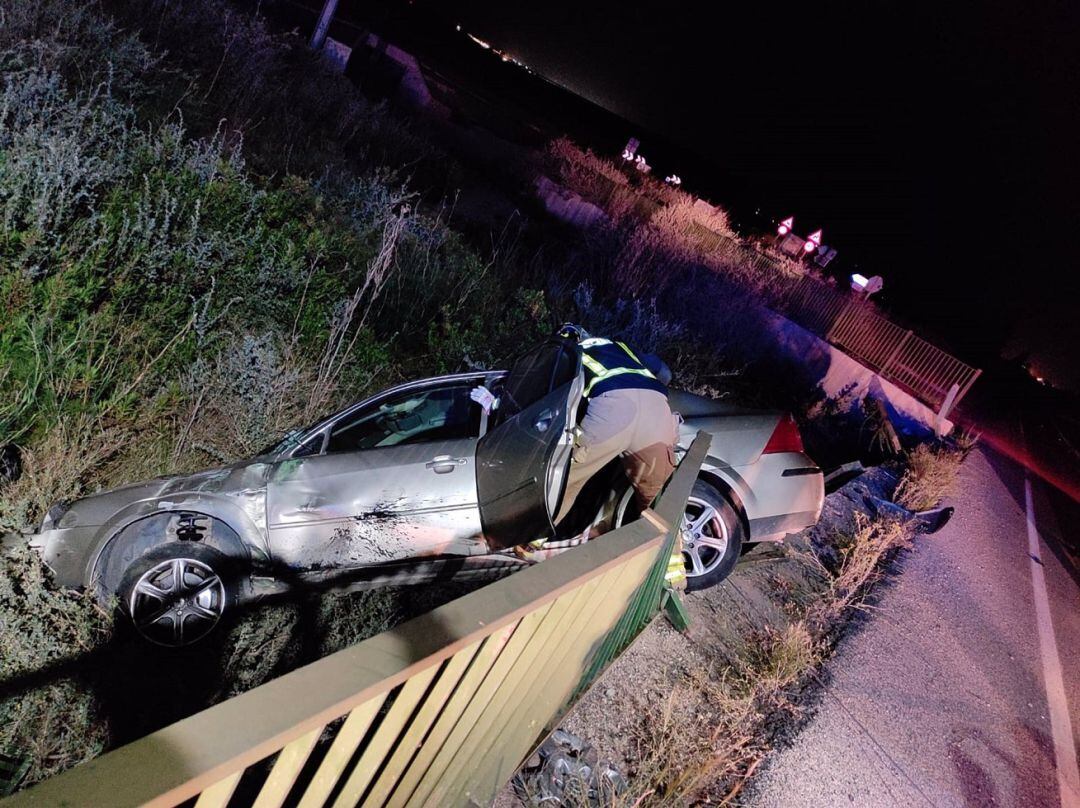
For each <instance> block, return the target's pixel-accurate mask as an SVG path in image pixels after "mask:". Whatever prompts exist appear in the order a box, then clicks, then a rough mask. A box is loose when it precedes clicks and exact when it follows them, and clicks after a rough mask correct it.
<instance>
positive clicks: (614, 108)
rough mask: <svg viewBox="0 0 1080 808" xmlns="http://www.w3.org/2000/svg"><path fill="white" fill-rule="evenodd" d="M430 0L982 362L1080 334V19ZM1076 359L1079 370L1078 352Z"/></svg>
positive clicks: (429, 9) (645, 147) (707, 191)
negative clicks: (1073, 289) (880, 285)
mask: <svg viewBox="0 0 1080 808" xmlns="http://www.w3.org/2000/svg"><path fill="white" fill-rule="evenodd" d="M342 5H343V7H345V6H346V5H347V4H345V3H343V4H342ZM389 5H391V6H392V5H393V0H389ZM413 8H414V9H416V10H418V11H420V12H421V13H424V14H430V15H436V16H439V17H441V18H442V19H443V20H444V21H445V22H446V23H447V24H448V25H449V24H453V23H460V24H461V25H462V26H463V28H464V29H465V30H468V31H471V32H473V33H475V34H477V35H478V36H481V37H483V38H485V39H487V40H489V41H490V42H491V43H492V44H493V45H494V46H496V47H499V48H500V49H502V50H504V51H507V52H509V53H511V54H513V55H514V56H515V57H517V58H519V59H521V60H522V61H524V62H526V63H528V64H529V65H530V67H532V68H533V69H534V70H535V71H536V72H537V73H538V74H540V75H542V76H544V77H545V78H547V79H549V80H551V81H553V82H556V83H558V84H559V85H561V86H563V87H565V88H566V89H568V90H569V91H571V92H573V93H575V94H578V95H580V96H582V97H584V98H586V99H588V100H590V101H592V102H594V103H596V104H598V105H600V106H601V107H603V108H605V109H607V110H610V111H611V112H613V113H615V114H617V115H619V116H621V117H623V118H625V119H626V120H627V121H629V122H631V123H635V124H637V125H638V126H639V127H642V128H644V129H647V130H653V131H655V132H656V133H658V134H659V135H661V136H662V137H664V138H666V139H667V140H669V141H670V142H671V143H672V144H674V145H675V146H677V147H680V148H681V149H685V150H686V152H687V154H688V159H687V160H685V161H680V162H687V163H692V164H688V165H681V164H680V165H674V164H669V163H665V162H663V161H653V164H654V166H655V168H656V171H657V172H660V173H661V174H664V173H667V172H669V171H674V172H676V173H678V174H680V175H681V176H682V177H683V179H684V181H685V183H686V187H687V188H688V189H689V190H694V191H698V192H701V193H702V194H703V195H705V196H708V197H710V198H712V199H714V200H715V201H717V202H718V203H720V204H724V203H725V202H727V203H728V204H730V205H734V206H738V205H742V206H743V208H744V210H745V208H746V207H748V206H752V207H754V208H755V209H756V208H761V214H762V216H763V217H768V218H771V219H779V218H782V217H784V216H788V215H794V216H795V218H796V224H797V228H796V229H797V231H798V232H803V233H806V232H810V231H811V230H815V229H818V228H823V229H824V231H825V241H826V243H829V244H831V245H832V246H835V247H836V248H837V249H838V250H839V252H840V259H841V260H842V262H843V263H842V266H843V267H844V269H846V270H848V271H850V270H851V269H852V268H854V267H856V266H857V267H858V268H859V269H860V271H863V272H864V274H880V275H882V276H883V277H884V278H885V283H886V286H885V292H884V297H885V300H886V301H887V303H888V304H889V305H891V306H892V307H894V308H896V309H897V310H898V311H900V312H902V313H903V314H904V315H905V316H907V317H909V318H911V319H914V320H921V321H922V322H924V323H925V324H926V326H927V328H928V329H929V330H930V331H931V332H935V331H936V332H939V333H942V334H945V335H947V337H948V339H949V341H950V342H951V343H952V344H954V345H956V346H957V349H958V350H959V351H961V352H963V353H966V354H968V355H969V356H972V358H973V359H974V360H975V361H980V362H986V361H988V360H989V359H992V358H993V357H995V356H997V355H998V354H999V353H1000V352H1001V350H1002V348H1003V347H1007V346H1008V343H1009V342H1010V340H1012V341H1013V342H1016V341H1017V340H1016V339H1015V338H1014V337H1015V335H1016V333H1017V329H1018V328H1020V332H1019V333H1020V336H1019V343H1020V345H1019V352H1020V353H1023V352H1024V351H1025V350H1026V349H1027V348H1028V346H1031V350H1033V351H1037V352H1042V353H1044V354H1048V352H1052V351H1053V350H1054V348H1055V347H1056V346H1057V345H1058V344H1059V342H1060V341H1061V340H1060V336H1061V334H1062V332H1063V331H1067V330H1068V329H1076V325H1075V318H1074V317H1073V316H1072V310H1073V308H1074V307H1073V306H1072V305H1071V301H1069V300H1065V299H1063V296H1062V294H1061V288H1062V287H1063V286H1064V285H1066V284H1068V282H1069V280H1070V278H1069V275H1070V274H1071V273H1070V264H1071V263H1072V262H1073V261H1074V260H1075V258H1073V255H1074V254H1075V250H1074V248H1073V247H1072V245H1071V243H1070V242H1071V240H1072V232H1073V231H1074V229H1075V226H1076V224H1077V216H1078V214H1077V206H1076V204H1075V203H1074V202H1072V199H1071V195H1072V189H1073V188H1074V187H1075V186H1076V185H1077V184H1078V182H1080V160H1075V159H1070V155H1071V149H1072V147H1073V142H1072V141H1073V135H1074V133H1076V132H1078V131H1080V125H1078V124H1080V104H1078V101H1077V98H1076V93H1075V87H1074V86H1073V83H1074V81H1075V79H1076V77H1077V76H1080V49H1078V48H1075V47H1074V45H1075V35H1076V34H1077V33H1080V27H1078V26H1077V25H1075V24H1074V23H1075V20H1067V19H1063V17H1064V16H1065V11H1059V10H1058V9H1056V8H1054V7H1052V6H1048V5H1046V6H1041V7H1031V8H1025V9H1023V10H1022V12H1021V11H1016V10H1014V9H1013V8H1011V7H1008V6H1006V5H1005V4H1004V3H1002V2H1000V0H998V2H993V3H991V4H986V5H984V7H982V8H980V9H979V11H978V13H975V12H965V11H963V10H960V9H951V8H937V9H923V8H910V7H903V8H901V7H898V6H893V5H888V4H885V3H881V2H877V3H870V4H859V5H856V4H842V5H830V6H824V7H811V6H808V5H805V4H790V3H789V4H779V5H778V4H769V5H767V6H760V5H752V4H746V5H745V6H727V7H724V8H723V9H721V10H709V11H705V10H695V11H693V12H692V13H687V12H684V13H681V14H679V15H677V16H675V15H672V14H671V9H670V7H668V6H664V5H661V4H659V3H656V2H648V3H645V4H637V5H635V6H633V7H626V6H624V5H621V4H615V3H611V2H600V3H592V4H588V5H587V6H581V5H577V4H570V3H560V2H554V3H547V4H543V5H533V4H529V5H516V4H515V5H508V4H501V3H495V2H491V0H453V2H449V3H447V2H441V3H437V4H436V3H432V2H430V0H418V3H417V4H416V5H415V6H413ZM1070 13H1072V14H1073V16H1074V17H1075V16H1076V14H1075V12H1070ZM630 130H631V127H628V129H627V135H629V134H632V132H631V131H630ZM643 140H644V142H643V144H642V152H643V153H645V154H647V155H648V154H649V145H650V144H649V142H648V140H647V138H645V139H643ZM1076 339H1080V333H1078V334H1077V336H1076ZM1071 341H1075V340H1071ZM1016 352H1017V350H1015V349H1014V350H1012V353H1016ZM1058 364H1059V365H1062V364H1064V365H1072V366H1073V368H1074V370H1073V372H1074V373H1075V364H1076V363H1075V360H1071V359H1070V358H1069V357H1068V356H1065V357H1059V359H1058Z"/></svg>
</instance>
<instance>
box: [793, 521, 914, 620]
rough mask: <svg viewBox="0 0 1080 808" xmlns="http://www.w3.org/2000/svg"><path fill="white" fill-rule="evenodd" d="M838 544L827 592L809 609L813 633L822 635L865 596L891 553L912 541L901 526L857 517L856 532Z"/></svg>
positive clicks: (881, 573)
mask: <svg viewBox="0 0 1080 808" xmlns="http://www.w3.org/2000/svg"><path fill="white" fill-rule="evenodd" d="M840 544H841V550H840V553H841V562H840V568H839V570H838V571H837V573H836V575H835V577H834V578H833V579H832V581H831V582H830V584H829V590H828V592H827V593H826V594H825V595H824V596H823V597H822V598H821V600H819V601H818V602H817V603H816V604H814V605H813V606H811V609H810V616H809V617H808V620H809V622H810V624H811V625H812V626H813V627H814V629H815V630H816V631H818V632H819V633H822V634H823V633H825V632H827V631H828V630H830V628H831V627H832V626H833V625H835V623H836V621H837V620H838V619H839V618H840V617H841V616H842V615H843V614H844V613H845V612H846V611H847V610H848V608H849V607H851V606H853V605H855V604H857V603H858V601H859V600H860V599H861V598H863V597H864V596H865V594H866V592H867V590H868V589H869V587H870V586H871V585H873V584H874V583H875V582H876V581H878V580H879V579H880V578H881V577H882V575H883V574H884V573H883V571H882V562H884V561H885V560H886V559H887V558H888V557H889V556H891V554H892V553H893V552H894V551H896V550H899V549H901V548H904V547H908V546H910V544H911V537H910V536H909V534H908V533H907V531H906V530H905V529H904V526H903V525H902V524H901V523H900V522H896V521H893V520H878V521H871V520H870V519H869V518H868V517H867V516H866V515H864V514H861V513H856V514H855V532H854V533H853V534H852V535H851V536H848V537H844V538H843V539H842V540H841V542H840Z"/></svg>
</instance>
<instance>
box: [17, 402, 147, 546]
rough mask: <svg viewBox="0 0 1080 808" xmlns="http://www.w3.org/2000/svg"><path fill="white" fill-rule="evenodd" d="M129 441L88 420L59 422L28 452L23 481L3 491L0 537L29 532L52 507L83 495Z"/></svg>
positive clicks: (81, 417) (122, 433) (121, 432)
mask: <svg viewBox="0 0 1080 808" xmlns="http://www.w3.org/2000/svg"><path fill="white" fill-rule="evenodd" d="M129 437H130V436H129V434H128V433H127V432H126V431H124V430H121V429H118V428H114V427H105V426H103V425H102V423H101V421H100V420H99V419H98V418H95V417H92V416H90V415H87V414H80V415H76V416H72V417H71V418H67V419H64V420H61V421H60V422H59V423H58V424H56V425H55V426H53V427H52V428H51V429H49V430H48V431H47V432H46V433H45V435H44V436H43V437H42V438H41V440H39V441H37V442H36V443H35V444H34V445H32V446H29V447H26V448H25V449H24V451H23V461H22V466H23V474H22V476H21V477H20V478H19V479H18V480H16V481H15V482H13V483H9V484H7V485H3V486H0V531H7V530H10V531H16V532H18V531H25V530H31V529H33V526H34V525H36V524H38V523H39V522H40V521H41V518H42V517H43V516H44V515H45V511H46V510H47V509H48V508H49V507H50V506H51V505H52V504H53V503H55V502H59V501H61V500H72V499H76V498H78V497H79V496H81V495H82V494H84V493H85V490H86V486H87V485H88V483H89V481H90V480H91V478H92V477H93V475H94V473H95V472H96V471H97V470H98V469H100V468H101V467H102V465H104V464H105V462H106V461H108V460H109V459H110V458H111V457H113V455H115V454H116V453H117V452H118V451H119V450H120V449H121V448H122V447H123V446H124V445H125V443H126V442H127V440H128V439H129Z"/></svg>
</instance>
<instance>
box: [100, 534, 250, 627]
mask: <svg viewBox="0 0 1080 808" xmlns="http://www.w3.org/2000/svg"><path fill="white" fill-rule="evenodd" d="M227 561H228V560H227V558H226V557H225V556H224V555H223V554H221V553H219V552H217V551H216V550H214V549H212V548H210V547H205V546H203V545H198V544H191V543H189V542H179V543H177V544H174V545H170V546H168V547H166V548H163V549H162V550H161V551H158V552H154V553H148V554H147V555H145V556H143V557H142V558H141V559H139V560H138V561H137V562H135V563H134V564H132V566H131V568H130V569H129V570H128V571H127V573H126V574H125V576H124V583H123V585H122V586H121V588H120V592H119V593H118V594H119V595H120V602H121V606H122V608H123V609H124V611H126V612H127V614H128V616H129V617H130V618H131V622H132V623H133V624H134V626H135V630H136V631H138V632H139V634H140V635H142V636H143V637H144V638H145V639H147V640H149V641H150V642H153V643H156V644H158V645H165V646H170V647H173V648H179V647H181V646H185V645H190V644H191V643H194V642H197V641H198V640H201V639H202V638H203V637H205V636H207V635H208V634H209V633H210V632H211V631H213V630H214V628H215V627H216V626H217V625H218V623H219V622H221V619H222V617H223V616H224V615H225V613H226V611H228V610H230V609H231V608H232V606H233V604H234V602H235V598H234V586H233V585H232V582H231V580H230V576H229V575H227V569H228V566H229V565H228V563H227Z"/></svg>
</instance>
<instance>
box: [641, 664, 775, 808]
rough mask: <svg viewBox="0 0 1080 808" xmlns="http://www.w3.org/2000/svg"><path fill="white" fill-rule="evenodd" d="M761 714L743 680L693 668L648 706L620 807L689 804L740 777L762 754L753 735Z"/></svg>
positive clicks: (752, 694) (657, 807) (643, 717)
mask: <svg viewBox="0 0 1080 808" xmlns="http://www.w3.org/2000/svg"><path fill="white" fill-rule="evenodd" d="M761 717H762V716H761V712H760V711H759V709H758V707H757V702H756V699H755V694H754V693H753V692H752V691H748V690H747V689H746V688H745V687H743V686H742V685H741V683H739V684H736V683H733V682H731V681H721V682H717V681H715V680H714V679H713V678H712V677H711V676H710V675H709V673H708V672H707V671H705V670H704V669H698V670H693V671H690V672H689V673H687V675H686V677H685V679H684V680H683V681H680V682H678V683H676V684H675V685H674V686H673V687H672V689H671V692H670V694H669V695H668V697H667V698H666V699H664V700H662V701H660V702H658V703H657V702H649V703H647V704H646V706H645V714H644V715H643V716H642V719H643V720H642V723H641V729H640V734H639V736H638V737H637V738H636V739H635V747H636V758H637V762H636V763H635V764H634V766H633V768H632V769H631V771H629V772H628V774H629V775H630V777H629V788H628V789H627V791H626V792H625V793H623V794H622V795H620V799H619V805H621V806H631V805H633V806H641V808H645V807H646V806H656V808H659V807H660V806H668V805H685V804H688V803H690V802H691V801H692V798H693V797H694V796H695V795H697V794H699V793H701V792H702V791H703V790H705V789H707V788H709V787H710V786H712V785H713V784H715V783H718V782H723V781H726V780H728V779H730V778H732V777H735V776H737V775H738V773H739V772H741V771H744V770H745V769H746V768H747V767H748V766H750V765H752V764H753V761H754V760H755V759H757V758H758V757H759V756H760V750H759V749H758V748H757V747H756V746H755V743H754V738H755V730H756V727H757V726H758V724H759V723H760V721H761Z"/></svg>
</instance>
